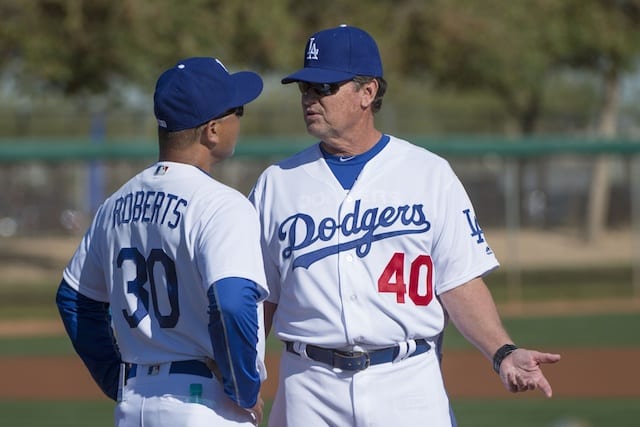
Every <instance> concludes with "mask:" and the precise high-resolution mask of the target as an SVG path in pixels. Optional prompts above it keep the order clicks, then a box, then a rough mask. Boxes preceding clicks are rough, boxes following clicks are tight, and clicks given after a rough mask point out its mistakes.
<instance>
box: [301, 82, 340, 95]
mask: <svg viewBox="0 0 640 427" xmlns="http://www.w3.org/2000/svg"><path fill="white" fill-rule="evenodd" d="M298 88H299V89H300V92H301V93H307V92H309V89H311V90H313V91H314V92H315V93H316V94H317V95H319V96H328V95H333V94H334V93H336V92H337V91H338V90H339V89H340V83H309V82H298Z"/></svg>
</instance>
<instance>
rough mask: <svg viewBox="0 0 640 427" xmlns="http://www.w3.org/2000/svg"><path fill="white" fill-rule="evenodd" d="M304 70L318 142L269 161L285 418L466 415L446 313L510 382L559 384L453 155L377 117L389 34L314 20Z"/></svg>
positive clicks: (280, 410) (278, 406)
mask: <svg viewBox="0 0 640 427" xmlns="http://www.w3.org/2000/svg"><path fill="white" fill-rule="evenodd" d="M292 82H296V83H297V84H298V86H299V88H300V92H301V94H302V95H301V103H302V113H303V117H304V121H305V124H306V127H307V131H308V133H309V134H311V135H312V136H314V137H315V138H318V139H319V140H320V142H319V143H317V144H315V145H313V146H311V147H309V148H308V149H306V150H304V151H302V152H300V153H298V154H297V155H294V156H293V157H291V158H289V159H286V160H284V161H282V162H280V163H279V164H277V165H273V166H270V167H269V168H268V169H267V170H266V171H265V172H264V173H263V174H262V175H261V176H260V177H259V178H258V181H257V182H256V184H255V186H254V188H253V190H252V192H251V195H250V199H251V200H252V202H253V203H254V205H255V207H256V209H257V210H258V213H259V216H260V220H261V223H262V246H263V257H264V262H265V271H266V275H267V283H268V285H269V290H270V296H269V297H268V299H267V302H265V316H266V321H265V323H266V325H267V327H266V330H267V331H269V330H270V328H271V325H272V324H273V330H274V333H275V334H276V336H277V337H278V338H279V339H280V340H282V341H283V342H284V351H283V353H282V359H281V363H280V371H279V375H280V378H279V383H278V391H277V395H276V398H275V401H274V404H273V407H272V410H271V415H270V418H269V422H270V425H272V426H274V427H287V426H290V427H291V426H305V427H320V426H339V427H345V426H367V427H376V426H379V427H388V426H394V427H401V426H415V425H429V426H451V425H454V423H455V421H454V420H453V417H452V415H451V414H450V410H449V400H448V397H447V393H446V391H445V388H444V385H443V379H442V374H441V369H440V363H439V358H438V351H437V350H438V349H437V345H438V344H437V342H438V340H439V338H440V337H441V333H442V331H443V328H444V324H445V318H446V315H445V313H447V314H448V316H450V319H451V320H452V322H453V323H454V324H455V325H456V327H457V328H458V329H459V330H460V332H461V333H462V334H463V335H464V336H465V337H466V338H467V339H468V340H469V341H470V342H471V343H473V344H474V345H475V346H476V347H477V348H478V349H479V350H480V351H481V352H482V353H483V354H484V355H485V356H486V357H487V358H488V359H489V360H491V361H493V364H494V369H496V371H497V372H498V373H499V376H500V379H501V380H502V382H503V383H504V386H505V387H506V388H507V390H509V391H512V392H518V391H525V390H533V389H540V390H541V391H542V392H543V393H544V394H545V395H546V396H551V387H550V385H549V383H548V381H547V380H546V378H545V377H544V375H543V374H542V371H541V370H540V367H539V365H540V364H541V363H552V362H556V361H558V360H559V359H560V355H557V354H550V353H540V352H537V351H533V350H527V349H523V348H517V347H516V346H515V345H514V344H513V340H512V339H511V338H510V337H509V335H508V334H507V332H506V331H505V330H504V328H503V326H502V325H501V321H500V318H499V315H498V312H497V310H496V307H495V304H494V301H493V299H492V297H491V294H490V292H489V290H488V288H487V287H486V285H485V283H484V282H483V279H482V277H483V276H484V275H485V274H487V273H488V272H490V271H491V270H493V269H495V268H496V267H497V266H498V262H497V260H496V258H495V256H494V254H493V252H492V251H491V248H490V247H489V245H488V244H487V242H486V240H485V236H484V234H483V231H482V229H481V228H480V225H479V223H478V221H477V220H476V216H475V213H474V210H473V206H472V205H471V202H470V200H469V197H468V196H467V194H466V192H465V190H464V188H463V186H462V184H461V183H460V181H459V180H458V178H457V177H456V175H455V174H454V172H453V170H452V169H451V167H450V166H449V164H448V163H447V161H445V160H444V159H442V158H440V157H438V156H437V155H435V154H433V153H431V152H429V151H427V150H425V149H423V148H420V147H418V146H415V145H413V144H411V143H409V142H407V141H404V140H401V139H399V138H396V137H393V136H391V135H386V134H383V133H381V132H380V131H378V130H377V129H376V127H375V125H374V114H375V113H376V112H377V111H378V110H379V109H380V107H381V103H382V97H383V95H384V92H385V90H386V82H385V80H384V79H383V73H382V62H381V60H380V55H379V52H378V47H377V45H376V43H375V41H374V40H373V39H372V37H371V36H370V35H369V34H368V33H366V32H365V31H363V30H361V29H359V28H355V27H349V26H344V25H343V26H339V27H337V28H330V29H326V30H323V31H320V32H317V33H315V34H313V35H312V36H311V37H310V38H309V39H308V41H307V43H306V47H305V51H304V68H302V69H301V70H299V71H297V72H295V73H293V74H291V75H289V76H287V77H286V78H284V79H283V80H282V83H284V84H287V83H292Z"/></svg>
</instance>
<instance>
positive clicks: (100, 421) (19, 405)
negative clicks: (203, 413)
mask: <svg viewBox="0 0 640 427" xmlns="http://www.w3.org/2000/svg"><path fill="white" fill-rule="evenodd" d="M452 406H453V409H454V411H455V414H456V419H457V421H458V425H459V426H461V427H514V426H516V427H611V426H616V427H634V426H637V425H638V420H639V419H640V405H638V401H637V400H636V399H633V400H632V399H555V398H554V399H549V400H547V399H541V398H532V397H526V398H525V397H523V398H522V399H516V398H513V399H500V400H497V399H473V400H472V399H457V400H456V399H454V400H453V401H452ZM113 407H114V404H113V403H111V402H109V401H106V400H105V401H42V400H36V401H23V400H9V401H7V400H5V401H1V402H0V419H2V424H3V425H6V426H21V427H45V426H50V427H57V426H60V427H85V426H88V425H90V426H92V427H108V426H113ZM265 409H266V411H265V412H266V413H268V410H269V405H265ZM425 425H426V424H425ZM262 426H263V427H264V426H266V421H265V422H263V423H262Z"/></svg>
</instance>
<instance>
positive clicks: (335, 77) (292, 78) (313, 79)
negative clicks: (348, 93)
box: [281, 68, 356, 84]
mask: <svg viewBox="0 0 640 427" xmlns="http://www.w3.org/2000/svg"><path fill="white" fill-rule="evenodd" d="M355 76H356V75H355V74H353V73H347V72H344V71H335V70H326V69H324V68H303V69H301V70H299V71H296V72H295V73H293V74H290V75H288V76H287V77H285V78H284V79H282V80H281V82H282V84H287V83H293V82H309V83H337V82H343V81H345V80H351V79H353V78H354V77H355Z"/></svg>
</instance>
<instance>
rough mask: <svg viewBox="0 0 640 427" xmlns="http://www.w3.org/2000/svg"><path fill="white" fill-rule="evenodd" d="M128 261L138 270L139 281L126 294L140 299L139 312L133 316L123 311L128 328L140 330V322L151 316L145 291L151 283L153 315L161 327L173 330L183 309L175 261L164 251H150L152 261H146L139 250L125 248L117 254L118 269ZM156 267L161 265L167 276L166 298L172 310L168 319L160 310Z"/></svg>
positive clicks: (136, 280)
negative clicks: (180, 301)
mask: <svg viewBox="0 0 640 427" xmlns="http://www.w3.org/2000/svg"><path fill="white" fill-rule="evenodd" d="M125 261H131V262H133V263H134V265H135V267H136V277H135V279H133V280H130V281H128V282H127V289H126V292H127V293H129V294H133V295H135V296H136V298H137V299H138V301H137V305H136V310H135V311H134V312H133V313H132V314H129V313H128V312H127V310H126V309H123V310H122V314H123V315H124V318H125V319H126V320H127V322H128V323H129V326H130V327H132V328H135V327H137V326H138V324H139V323H140V321H141V320H142V319H144V318H145V317H146V316H147V315H148V314H149V291H147V290H146V289H145V288H144V285H145V284H146V283H147V281H149V284H150V289H151V299H152V301H153V312H154V314H155V317H156V319H158V324H159V325H160V327H161V328H174V327H175V326H176V324H177V323H178V318H179V317H180V306H179V304H178V276H177V274H176V266H175V263H174V262H173V260H172V259H171V258H169V256H168V255H167V254H166V252H165V251H163V250H162V249H153V250H151V253H150V254H149V257H148V258H147V259H145V258H144V256H143V255H142V254H141V253H140V251H138V249H136V248H123V249H121V250H120V253H118V268H122V264H123V263H124V262H125ZM156 263H160V264H161V265H162V267H163V269H164V273H165V279H166V285H167V286H166V290H167V296H168V300H169V306H170V308H171V311H170V312H169V314H167V315H163V314H162V313H160V310H159V308H158V286H156V279H155V274H154V267H155V265H156ZM140 303H142V304H140Z"/></svg>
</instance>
